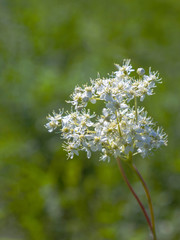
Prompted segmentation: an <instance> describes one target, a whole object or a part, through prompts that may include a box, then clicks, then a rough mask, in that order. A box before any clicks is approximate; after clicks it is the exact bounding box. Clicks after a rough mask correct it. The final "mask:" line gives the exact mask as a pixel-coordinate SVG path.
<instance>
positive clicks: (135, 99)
mask: <svg viewBox="0 0 180 240" xmlns="http://www.w3.org/2000/svg"><path fill="white" fill-rule="evenodd" d="M134 105H135V117H136V124H137V122H138V110H137V97H136V96H134Z"/></svg>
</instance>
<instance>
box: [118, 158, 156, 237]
mask: <svg viewBox="0 0 180 240" xmlns="http://www.w3.org/2000/svg"><path fill="white" fill-rule="evenodd" d="M116 160H117V163H118V166H119V170H120V172H121V174H122V176H123V179H124V181H125V182H126V184H127V185H128V187H129V189H130V191H131V192H132V194H133V196H134V197H135V198H136V200H137V202H138V204H139V206H140V208H141V209H142V211H143V214H144V216H145V218H146V221H147V223H148V225H149V227H150V229H151V231H152V233H153V228H152V224H151V221H150V219H149V216H148V214H147V212H146V210H145V208H144V206H143V204H142V202H141V201H140V199H139V197H138V196H137V194H136V193H135V191H134V190H133V188H132V186H131V184H130V183H129V181H128V179H127V176H126V174H125V172H124V170H123V167H122V165H121V160H120V158H119V157H117V158H116Z"/></svg>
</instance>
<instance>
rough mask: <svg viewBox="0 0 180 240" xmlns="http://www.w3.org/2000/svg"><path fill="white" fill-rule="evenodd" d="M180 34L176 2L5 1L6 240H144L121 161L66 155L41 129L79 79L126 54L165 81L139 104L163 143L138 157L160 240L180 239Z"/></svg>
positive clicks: (107, 68) (0, 177)
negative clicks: (156, 126)
mask: <svg viewBox="0 0 180 240" xmlns="http://www.w3.org/2000/svg"><path fill="white" fill-rule="evenodd" d="M179 39H180V1H179V0H151V1H144V0H132V1H131V0H127V1H122V0H111V1H108V0H84V1H83V0H77V1H75V0H38V1H37V0H29V1H23V0H13V1H12V0H0V113H1V114H0V240H49V239H51V240H84V239H87V240H97V239H98V240H117V239H122V240H144V239H148V235H149V229H148V226H147V224H146V222H145V219H144V216H143V214H142V213H141V211H140V209H139V206H138V205H137V203H136V201H135V200H134V198H133V197H132V196H131V193H130V192H129V190H128V189H127V187H126V185H125V183H124V182H123V180H122V177H121V175H120V173H119V171H118V168H117V164H116V162H115V160H112V161H111V162H110V163H106V162H99V160H98V158H97V157H96V156H95V155H94V156H93V157H92V158H91V159H87V158H86V155H85V154H83V153H82V154H81V155H80V157H75V158H74V159H73V160H67V159H66V153H65V152H64V151H63V150H62V146H61V144H62V142H61V140H60V139H59V136H58V135H57V134H55V133H51V134H50V133H48V132H47V130H46V129H45V128H44V124H45V123H46V118H45V117H46V115H47V114H48V113H51V112H52V110H55V111H58V109H59V108H63V107H64V108H67V109H68V108H69V106H68V104H67V103H66V102H65V100H67V99H69V95H70V94H71V92H72V91H73V89H74V87H75V85H77V84H78V85H81V84H84V83H86V82H88V81H89V79H90V78H96V76H97V73H98V72H99V73H100V74H101V76H107V73H111V72H112V71H114V70H115V67H114V65H113V64H114V63H120V64H121V63H122V60H123V59H124V58H130V59H132V64H133V66H134V67H144V68H145V70H146V71H148V67H149V66H151V67H152V69H153V70H158V71H159V72H160V76H161V77H162V78H163V84H161V85H159V86H158V88H157V89H156V95H153V96H151V97H149V98H146V100H145V102H144V104H145V107H146V109H147V110H148V112H149V114H150V115H151V116H152V117H153V118H154V119H155V121H157V122H158V124H159V125H162V126H163V127H164V129H165V131H166V132H167V133H168V135H169V144H168V147H166V148H163V149H161V150H159V151H158V152H156V153H155V154H154V155H153V156H152V157H150V158H149V159H141V158H140V157H136V158H135V161H136V165H137V166H138V168H139V169H140V171H141V172H142V175H143V176H144V178H145V179H146V181H147V184H148V186H149V189H150V191H151V194H152V199H153V204H154V210H155V218H156V224H157V234H158V239H159V240H178V239H180V228H179V226H180V43H179ZM96 111H98V109H96ZM124 167H125V170H126V172H127V174H128V176H129V178H130V181H131V182H132V184H133V186H134V188H135V189H136V191H137V192H138V194H139V195H140V197H141V199H142V201H143V202H144V203H145V206H147V204H146V198H145V195H144V192H143V189H142V187H141V185H140V184H139V183H138V181H137V178H136V176H134V175H133V174H131V172H130V170H129V169H128V167H127V166H124ZM149 239H150V238H149Z"/></svg>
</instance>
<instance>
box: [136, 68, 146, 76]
mask: <svg viewBox="0 0 180 240" xmlns="http://www.w3.org/2000/svg"><path fill="white" fill-rule="evenodd" d="M137 74H138V75H139V76H143V75H144V74H145V70H144V68H138V69H137Z"/></svg>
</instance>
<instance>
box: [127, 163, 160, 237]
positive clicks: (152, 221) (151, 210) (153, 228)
mask: <svg viewBox="0 0 180 240" xmlns="http://www.w3.org/2000/svg"><path fill="white" fill-rule="evenodd" d="M130 166H131V168H132V169H133V171H134V172H135V174H136V175H137V177H138V178H139V180H140V182H141V184H142V186H143V188H144V191H145V193H146V197H147V200H148V205H149V210H150V214H151V223H152V231H153V236H154V240H156V239H157V238H156V230H155V220H154V211H153V206H152V201H151V196H150V193H149V190H148V187H147V185H146V183H145V181H144V179H143V177H142V175H141V174H140V172H139V171H138V169H137V167H136V166H135V164H130Z"/></svg>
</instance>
